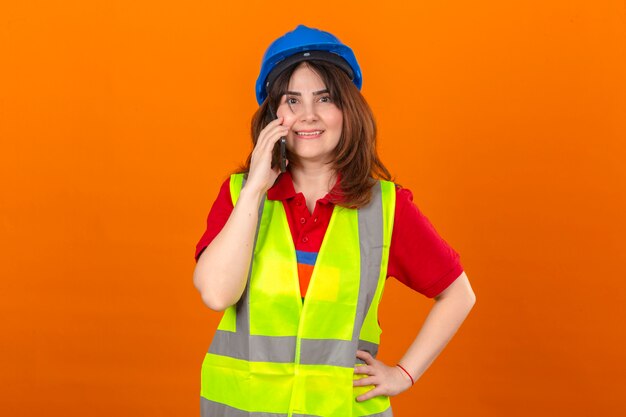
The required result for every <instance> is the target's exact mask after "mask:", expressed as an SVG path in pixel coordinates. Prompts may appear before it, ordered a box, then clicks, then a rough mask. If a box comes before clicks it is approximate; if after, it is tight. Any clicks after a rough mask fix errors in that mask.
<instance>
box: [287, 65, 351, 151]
mask: <svg viewBox="0 0 626 417" xmlns="http://www.w3.org/2000/svg"><path fill="white" fill-rule="evenodd" d="M280 103H281V104H280V105H279V107H278V110H277V111H276V114H277V115H278V116H279V117H280V116H282V117H284V118H285V120H284V122H283V124H284V125H285V126H289V127H290V130H289V134H288V136H287V148H288V149H289V151H290V152H292V153H294V154H295V155H297V156H298V158H299V159H300V160H301V161H303V162H304V161H308V162H320V163H327V162H330V161H332V151H333V150H334V149H335V147H336V146H337V144H338V143H339V138H340V137H341V129H342V126H343V113H342V111H341V109H339V107H337V106H336V105H335V103H333V101H332V99H331V98H330V94H329V93H328V90H327V89H326V86H325V85H324V82H323V81H322V79H321V77H320V76H319V75H318V74H317V73H316V72H314V71H313V70H311V69H310V68H309V67H308V66H307V65H306V63H302V64H300V65H299V66H298V67H297V68H296V70H295V71H294V73H293V74H292V76H291V79H290V80H289V86H288V88H287V93H286V94H285V95H284V96H283V97H281V102H280Z"/></svg>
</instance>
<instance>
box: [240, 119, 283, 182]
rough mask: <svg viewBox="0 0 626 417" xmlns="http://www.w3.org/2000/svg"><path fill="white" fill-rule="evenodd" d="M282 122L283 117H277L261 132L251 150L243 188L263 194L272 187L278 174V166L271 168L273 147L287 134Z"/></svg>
mask: <svg viewBox="0 0 626 417" xmlns="http://www.w3.org/2000/svg"><path fill="white" fill-rule="evenodd" d="M283 120H284V119H283V117H278V118H277V119H275V120H272V121H271V122H270V123H268V125H267V126H265V127H264V128H263V130H261V133H260V134H259V137H258V139H257V142H256V146H255V147H254V149H253V150H252V155H251V158H250V172H248V179H247V180H246V185H245V187H244V188H248V189H249V190H253V191H254V192H255V193H256V192H258V193H259V194H265V192H266V191H267V190H268V189H269V188H270V187H271V186H272V185H274V182H275V181H276V178H278V175H279V174H280V166H276V167H274V168H272V152H273V149H274V145H275V144H276V143H277V142H278V141H279V140H280V138H281V137H283V136H287V133H288V132H289V127H288V126H284V125H283V124H282V123H283Z"/></svg>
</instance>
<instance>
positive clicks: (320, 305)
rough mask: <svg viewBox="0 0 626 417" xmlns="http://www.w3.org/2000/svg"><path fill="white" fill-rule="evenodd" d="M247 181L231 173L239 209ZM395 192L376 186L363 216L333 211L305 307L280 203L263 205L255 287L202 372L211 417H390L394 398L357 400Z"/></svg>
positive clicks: (373, 334)
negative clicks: (357, 368) (358, 368)
mask: <svg viewBox="0 0 626 417" xmlns="http://www.w3.org/2000/svg"><path fill="white" fill-rule="evenodd" d="M244 182H245V181H244V178H243V174H235V175H233V176H231V182H230V187H231V188H230V191H231V196H232V199H233V205H235V204H236V202H237V199H238V197H239V193H240V191H241V188H242V187H243V185H244ZM394 212H395V186H394V184H393V183H391V182H388V181H378V182H377V183H376V184H375V185H374V187H373V189H372V201H371V203H370V204H368V205H367V206H366V207H363V208H361V209H359V210H353V209H348V208H344V207H341V206H335V207H334V209H333V214H332V216H331V220H330V223H329V225H328V229H327V231H326V234H325V236H324V241H323V243H322V246H321V248H320V251H319V254H318V257H317V261H316V264H315V266H314V268H313V274H312V276H311V280H310V283H309V288H308V290H307V294H306V297H305V299H304V303H303V302H302V299H301V297H300V289H299V280H298V271H297V261H296V255H295V247H294V245H293V241H292V237H291V232H290V230H289V223H288V222H287V217H286V213H285V210H284V207H283V203H282V201H273V200H268V199H267V198H266V199H265V200H264V201H263V202H262V204H261V206H260V208H259V222H258V224H257V231H256V234H255V240H254V253H253V256H252V260H251V267H250V272H249V275H248V282H247V285H246V288H245V290H244V293H243V294H242V297H241V299H240V300H239V301H238V302H237V304H235V305H234V306H231V307H229V308H228V309H227V310H226V311H225V312H224V316H223V317H222V320H221V322H220V324H219V326H218V329H217V331H216V333H215V336H214V338H213V342H212V343H211V347H210V348H209V352H208V353H207V354H206V356H205V359H204V362H203V365H202V388H201V396H202V399H201V410H202V416H203V417H209V416H212V417H213V416H227V417H239V416H258V417H265V416H267V417H273V416H324V417H335V416H336V417H350V416H355V417H356V416H385V417H388V416H391V415H392V413H391V408H390V402H389V398H388V397H376V398H372V399H370V400H367V401H364V402H360V403H359V402H356V401H355V400H354V399H355V398H356V397H357V396H358V395H361V394H362V393H363V392H366V391H369V390H370V389H371V388H373V387H372V386H368V387H353V386H352V381H353V379H354V378H358V377H361V376H355V375H354V371H353V367H354V365H355V364H359V363H362V362H361V361H360V360H358V359H357V358H356V356H355V355H356V350H357V349H360V350H366V351H369V352H370V353H371V354H372V355H373V356H376V354H377V352H378V343H379V341H380V333H381V330H380V327H379V326H378V304H379V302H380V298H381V297H382V292H383V288H384V283H385V279H386V275H387V262H388V257H389V245H390V242H391V231H392V230H393V217H394Z"/></svg>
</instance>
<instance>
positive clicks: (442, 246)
mask: <svg viewBox="0 0 626 417" xmlns="http://www.w3.org/2000/svg"><path fill="white" fill-rule="evenodd" d="M462 272H463V267H462V266H461V263H460V261H459V254H458V253H457V252H456V251H455V250H454V249H452V248H451V247H450V246H449V245H448V244H447V243H446V241H445V240H443V238H441V236H439V234H438V233H437V231H436V230H435V228H434V227H433V225H432V224H431V223H430V221H429V220H428V219H427V218H426V216H424V215H423V214H422V212H420V210H419V209H418V208H417V206H416V205H415V204H414V203H413V193H411V191H410V190H408V189H406V188H397V189H396V212H395V219H394V224H393V233H392V235H391V247H390V248H389V266H388V269H387V275H388V276H392V277H395V278H396V279H397V280H398V281H400V282H402V283H404V284H405V285H407V286H408V287H410V288H412V289H414V290H415V291H417V292H419V293H421V294H424V295H425V296H426V297H428V298H433V297H435V296H437V295H439V293H441V292H442V291H443V290H445V289H446V288H447V287H448V286H449V285H450V284H451V283H452V282H453V281H454V280H455V279H456V278H457V277H458V276H459V275H461V273H462Z"/></svg>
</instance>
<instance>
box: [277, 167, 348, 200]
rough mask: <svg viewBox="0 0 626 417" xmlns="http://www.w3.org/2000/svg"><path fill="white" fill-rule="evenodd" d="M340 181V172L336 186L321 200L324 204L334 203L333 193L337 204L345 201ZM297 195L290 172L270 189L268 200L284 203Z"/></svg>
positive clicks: (284, 173) (282, 176) (279, 178)
mask: <svg viewBox="0 0 626 417" xmlns="http://www.w3.org/2000/svg"><path fill="white" fill-rule="evenodd" d="M340 181H341V173H340V172H338V173H337V181H336V182H335V185H334V186H333V188H332V190H331V191H330V192H329V193H328V194H326V195H325V196H324V197H323V198H321V199H320V201H321V202H324V203H328V202H331V201H332V199H331V194H332V193H333V192H335V194H334V200H335V202H340V201H342V200H343V198H342V193H341V185H340ZM297 194H298V193H296V189H295V188H294V186H293V178H292V177H291V172H290V171H286V172H283V173H282V174H280V175H279V176H278V178H277V179H276V182H274V185H272V187H270V189H269V190H267V198H268V199H269V200H281V201H284V200H288V199H290V198H293V197H295V196H296V195H297Z"/></svg>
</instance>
